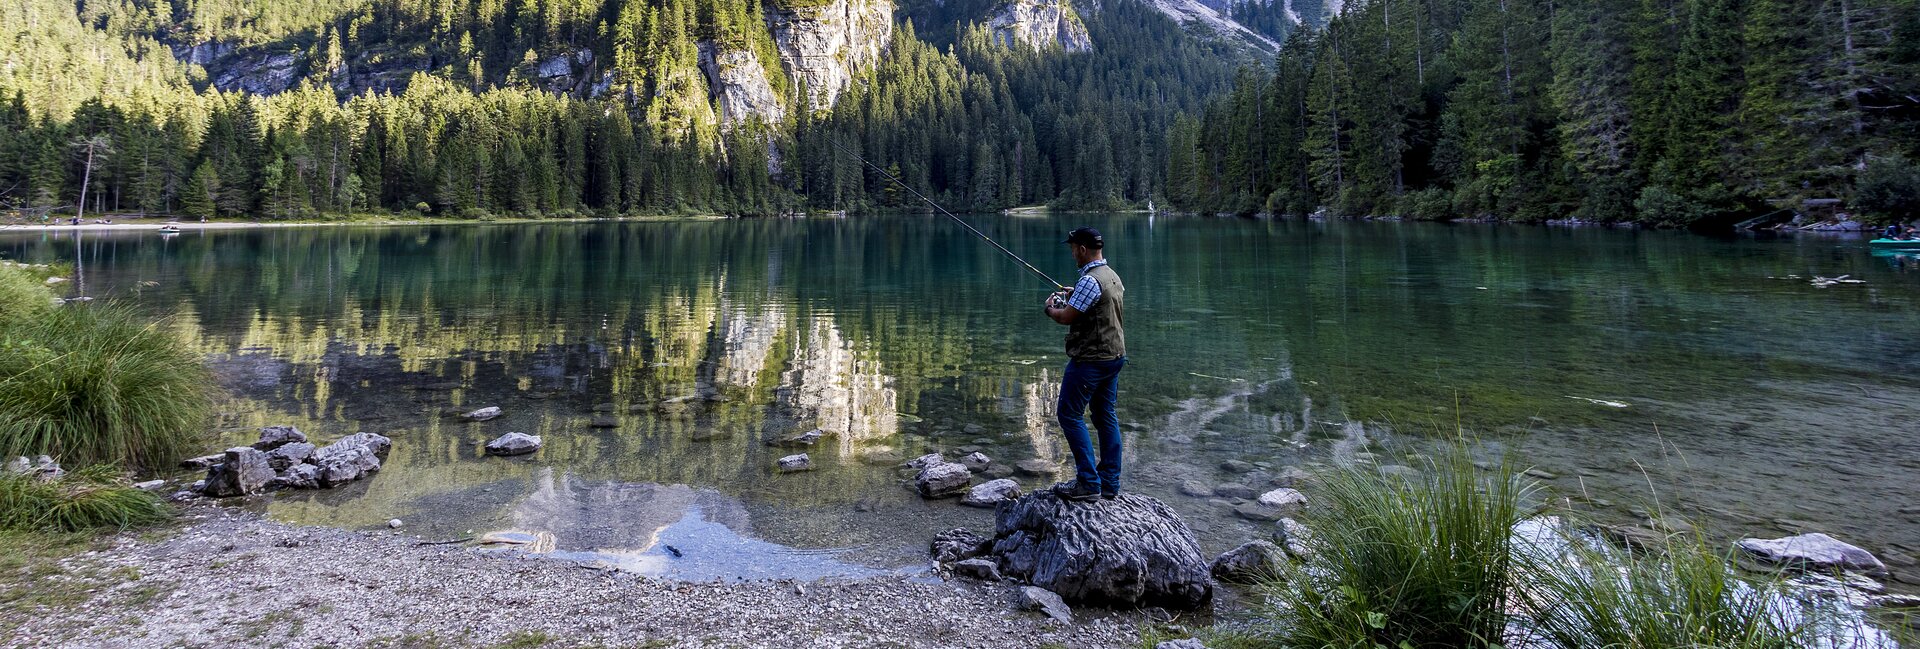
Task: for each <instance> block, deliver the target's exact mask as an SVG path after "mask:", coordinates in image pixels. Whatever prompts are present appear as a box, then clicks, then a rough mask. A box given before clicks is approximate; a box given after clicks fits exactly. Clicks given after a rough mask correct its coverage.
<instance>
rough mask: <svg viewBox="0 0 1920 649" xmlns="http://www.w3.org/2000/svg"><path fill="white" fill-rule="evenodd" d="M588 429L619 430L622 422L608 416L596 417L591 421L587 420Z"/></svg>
mask: <svg viewBox="0 0 1920 649" xmlns="http://www.w3.org/2000/svg"><path fill="white" fill-rule="evenodd" d="M587 427H589V428H619V427H620V420H618V419H615V418H613V417H608V416H606V415H600V416H596V417H594V418H593V419H589V420H587Z"/></svg>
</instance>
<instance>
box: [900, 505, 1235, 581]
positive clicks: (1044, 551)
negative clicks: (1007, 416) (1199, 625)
mask: <svg viewBox="0 0 1920 649" xmlns="http://www.w3.org/2000/svg"><path fill="white" fill-rule="evenodd" d="M994 519H995V520H994V539H993V543H992V545H991V547H990V548H989V549H987V553H988V555H989V556H991V557H992V558H993V559H995V560H997V561H998V562H999V564H1000V574H1002V575H1004V576H1006V577H1008V578H1011V579H1016V580H1019V581H1022V582H1025V583H1028V584H1032V585H1034V586H1039V587H1041V588H1045V589H1047V590H1049V591H1052V592H1054V593H1058V594H1059V595H1060V596H1061V597H1064V598H1066V599H1067V600H1068V601H1077V602H1092V603H1103V604H1117V605H1135V606H1159V607H1163V608H1169V609H1178V610H1188V609H1195V608H1200V607H1203V606H1206V605H1207V604H1208V603H1210V602H1212V601H1213V587H1214V581H1213V576H1212V575H1211V574H1210V566H1209V563H1208V561H1207V560H1206V558H1205V557H1203V556H1202V555H1201V554H1200V544H1199V543H1198V542H1197V541H1195V540H1194V537H1193V531H1192V530H1191V529H1188V528H1187V524H1186V522H1184V521H1182V520H1180V517H1179V516H1178V515H1176V514H1174V512H1173V509H1172V508H1170V507H1167V506H1166V504H1165V503H1162V502H1160V501H1159V500H1156V499H1153V498H1150V497H1147V496H1141V495H1138V494H1121V495H1120V497H1118V498H1115V499H1112V500H1097V501H1092V502H1084V503H1070V502H1066V501H1063V500H1061V499H1060V498H1059V497H1057V496H1054V495H1053V494H1052V493H1049V492H1044V491H1042V492H1036V493H1033V494H1029V495H1027V496H1025V497H1022V498H1020V499H1019V500H1016V501H1013V502H1009V503H1004V504H1002V505H1000V507H999V508H998V509H997V510H996V512H995V516H994ZM944 536H946V537H947V541H948V542H947V543H946V547H945V548H944V549H948V550H955V551H952V552H949V554H951V555H959V554H964V552H959V551H957V550H962V549H963V548H962V547H960V546H963V545H964V541H966V540H968V538H967V537H966V536H965V535H964V534H961V533H960V532H959V531H957V530H956V531H954V532H949V533H947V534H946V535H944ZM940 541H941V540H940V539H936V540H935V550H936V551H939V550H942V549H943V547H942V544H941V542H940ZM961 558H969V557H964V556H963V557H961Z"/></svg>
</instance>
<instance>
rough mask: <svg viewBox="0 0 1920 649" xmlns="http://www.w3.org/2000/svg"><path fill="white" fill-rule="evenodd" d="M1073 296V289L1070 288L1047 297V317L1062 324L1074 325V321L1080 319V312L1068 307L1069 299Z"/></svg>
mask: <svg viewBox="0 0 1920 649" xmlns="http://www.w3.org/2000/svg"><path fill="white" fill-rule="evenodd" d="M1072 295H1073V289H1071V288H1068V289H1062V290H1061V291H1059V292H1057V293H1054V294H1052V295H1049V296H1047V317H1048V318H1052V319H1053V321H1054V322H1058V323H1060V324H1073V320H1074V319H1075V318H1078V317H1080V310H1079V309H1075V308H1073V307H1071V306H1068V305H1067V298H1068V297H1070V296H1072Z"/></svg>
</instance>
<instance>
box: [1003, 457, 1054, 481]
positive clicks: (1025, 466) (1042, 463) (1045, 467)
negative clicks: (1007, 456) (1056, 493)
mask: <svg viewBox="0 0 1920 649" xmlns="http://www.w3.org/2000/svg"><path fill="white" fill-rule="evenodd" d="M1013 468H1014V470H1015V471H1017V472H1019V473H1020V475H1024V476H1033V477H1036V478H1037V477H1043V476H1050V475H1053V473H1054V470H1055V469H1054V466H1053V463H1052V462H1048V461H1046V460H1042V459H1040V458H1033V459H1031V460H1021V461H1020V462H1019V463H1018V464H1015V465H1013Z"/></svg>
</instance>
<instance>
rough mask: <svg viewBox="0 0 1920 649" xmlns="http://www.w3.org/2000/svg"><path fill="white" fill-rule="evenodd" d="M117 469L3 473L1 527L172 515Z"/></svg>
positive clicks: (80, 525)
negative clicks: (50, 474)
mask: <svg viewBox="0 0 1920 649" xmlns="http://www.w3.org/2000/svg"><path fill="white" fill-rule="evenodd" d="M116 473H117V471H116V470H114V469H113V468H111V467H105V466H96V467H91V468H88V469H83V470H80V471H74V472H71V473H68V474H66V475H64V476H61V477H59V478H56V479H52V480H43V479H40V478H38V477H35V476H31V475H21V474H10V475H4V476H0V529H6V530H30V531H43V532H80V531H86V530H94V529H101V528H127V527H134V526H139V525H148V524H152V523H158V522H160V521H163V520H166V519H167V518H169V517H171V516H172V515H173V511H172V510H171V509H169V508H168V507H167V505H166V503H164V502H161V500H160V499H159V498H158V497H156V496H154V495H153V494H150V493H147V492H145V491H141V490H139V489H135V488H133V487H131V486H128V485H126V484H125V483H123V482H122V481H120V479H119V478H118V477H116Z"/></svg>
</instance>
